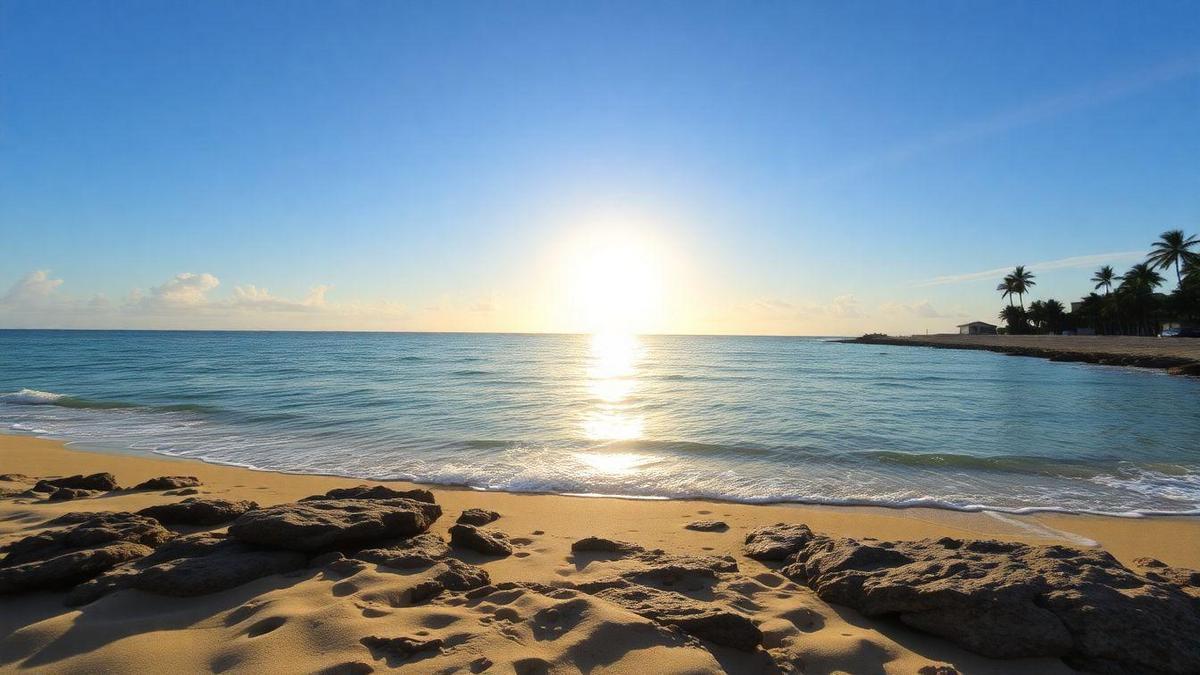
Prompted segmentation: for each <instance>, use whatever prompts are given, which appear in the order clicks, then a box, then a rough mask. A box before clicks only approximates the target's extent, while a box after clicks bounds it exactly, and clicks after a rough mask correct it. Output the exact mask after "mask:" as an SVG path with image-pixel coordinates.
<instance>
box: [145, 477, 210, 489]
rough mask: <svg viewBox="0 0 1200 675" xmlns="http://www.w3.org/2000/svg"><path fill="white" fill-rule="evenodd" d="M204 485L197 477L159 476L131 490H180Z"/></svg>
mask: <svg viewBox="0 0 1200 675" xmlns="http://www.w3.org/2000/svg"><path fill="white" fill-rule="evenodd" d="M200 485H203V483H201V482H200V479H199V478H196V477H195V476H159V477H158V478H151V479H150V480H148V481H144V482H141V483H138V484H137V485H134V486H133V487H132V488H130V489H131V490H178V489H179V488H193V487H199V486H200Z"/></svg>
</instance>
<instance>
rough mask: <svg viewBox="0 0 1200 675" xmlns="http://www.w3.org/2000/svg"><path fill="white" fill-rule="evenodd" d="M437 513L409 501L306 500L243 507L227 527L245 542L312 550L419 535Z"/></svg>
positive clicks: (435, 509) (429, 506) (427, 505)
mask: <svg viewBox="0 0 1200 675" xmlns="http://www.w3.org/2000/svg"><path fill="white" fill-rule="evenodd" d="M441 514H442V509H441V507H439V506H438V505H436V504H430V503H427V502H421V501H415V500H412V499H379V500H368V499H325V500H312V501H305V502H297V503H292V504H280V505H278V506H271V507H267V508H264V509H256V510H253V511H247V512H246V513H243V514H242V515H241V516H238V518H237V520H235V521H233V524H232V525H230V526H229V535H230V536H231V537H233V538H234V539H237V540H239V541H242V542H245V543H247V544H253V545H258V546H265V547H269V548H279V549H285V550H292V551H312V552H315V551H324V550H331V549H335V548H342V547H351V546H361V545H363V544H369V543H370V542H372V541H375V540H379V539H395V538H401V537H411V536H414V535H417V534H421V533H422V532H424V531H425V530H427V529H429V526H430V525H431V524H433V522H434V521H435V520H437V518H438V517H439V516H441Z"/></svg>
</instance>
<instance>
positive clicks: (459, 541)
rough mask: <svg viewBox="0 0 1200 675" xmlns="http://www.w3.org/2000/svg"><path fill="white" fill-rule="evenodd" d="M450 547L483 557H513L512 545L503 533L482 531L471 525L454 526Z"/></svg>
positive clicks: (451, 530) (451, 531)
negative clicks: (480, 554) (466, 550)
mask: <svg viewBox="0 0 1200 675" xmlns="http://www.w3.org/2000/svg"><path fill="white" fill-rule="evenodd" d="M450 545H451V546H457V547H459V548H465V549H469V550H472V551H475V552H476V553H482V554H483V555H497V556H507V555H512V544H510V543H508V537H507V536H506V535H505V534H504V533H503V532H497V531H495V530H481V529H479V528H477V527H473V526H471V525H462V524H458V525H454V526H453V527H451V528H450Z"/></svg>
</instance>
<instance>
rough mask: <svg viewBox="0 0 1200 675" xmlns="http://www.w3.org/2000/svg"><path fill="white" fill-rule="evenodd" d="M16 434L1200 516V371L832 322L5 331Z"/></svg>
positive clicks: (612, 490) (162, 450)
mask: <svg viewBox="0 0 1200 675" xmlns="http://www.w3.org/2000/svg"><path fill="white" fill-rule="evenodd" d="M0 431H3V432H6V433H11V434H25V435H35V436H40V437H48V438H56V439H63V440H66V441H70V442H71V443H72V446H73V447H77V448H82V449H89V450H97V451H108V452H132V453H155V454H161V455H170V456H176V457H190V458H194V459H199V460H204V461H207V462H214V463H222V464H230V465H236V466H245V467H251V468H256V469H266V470H277V471H287V472H297V473H320V474H334V475H345V476H354V477H360V478H370V479H377V480H387V479H403V480H410V481H418V482H422V483H433V484H445V485H464V486H469V487H472V488H476V489H481V490H507V491H516V492H527V491H536V492H556V493H567V494H586V495H617V496H624V497H638V498H687V497H704V498H718V499H726V500H733V501H739V502H801V503H814V504H873V505H881V506H892V507H903V506H931V507H939V508H946V509H956V510H966V511H977V510H984V509H986V510H995V511H1002V512H1010V513H1024V512H1033V511H1040V510H1047V511H1067V512H1086V513H1105V514H1117V515H1126V516H1134V515H1143V514H1193V515H1194V514H1200V379H1195V378H1184V377H1172V376H1169V375H1166V374H1164V373H1161V372H1157V371H1143V370H1135V369H1123V368H1110V367H1101V366H1091V365H1083V364H1074V363H1052V362H1049V361H1044V360H1039V359H1029V358H1015V357H1009V356H1004V355H1000V354H994V353H990V352H978V351H954V350H934V349H926V348H914V347H886V346H885V347H880V346H867V345H856V344H840V343H836V342H833V341H831V340H829V339H822V338H795V337H718V336H643V337H633V336H620V335H604V336H586V335H512V334H439V333H258V332H154V331H18V330H4V331H0ZM0 471H3V464H2V456H0ZM181 471H184V469H181Z"/></svg>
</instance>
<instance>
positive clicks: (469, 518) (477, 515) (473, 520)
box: [457, 509, 500, 527]
mask: <svg viewBox="0 0 1200 675" xmlns="http://www.w3.org/2000/svg"><path fill="white" fill-rule="evenodd" d="M499 518H500V514H499V513H496V512H495V511H488V510H487V509H467V510H465V511H463V512H462V514H461V515H459V516H458V521H457V522H459V523H461V524H463V525H474V526H475V527H482V526H484V525H487V524H488V523H490V522H492V521H494V520H497V519H499Z"/></svg>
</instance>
